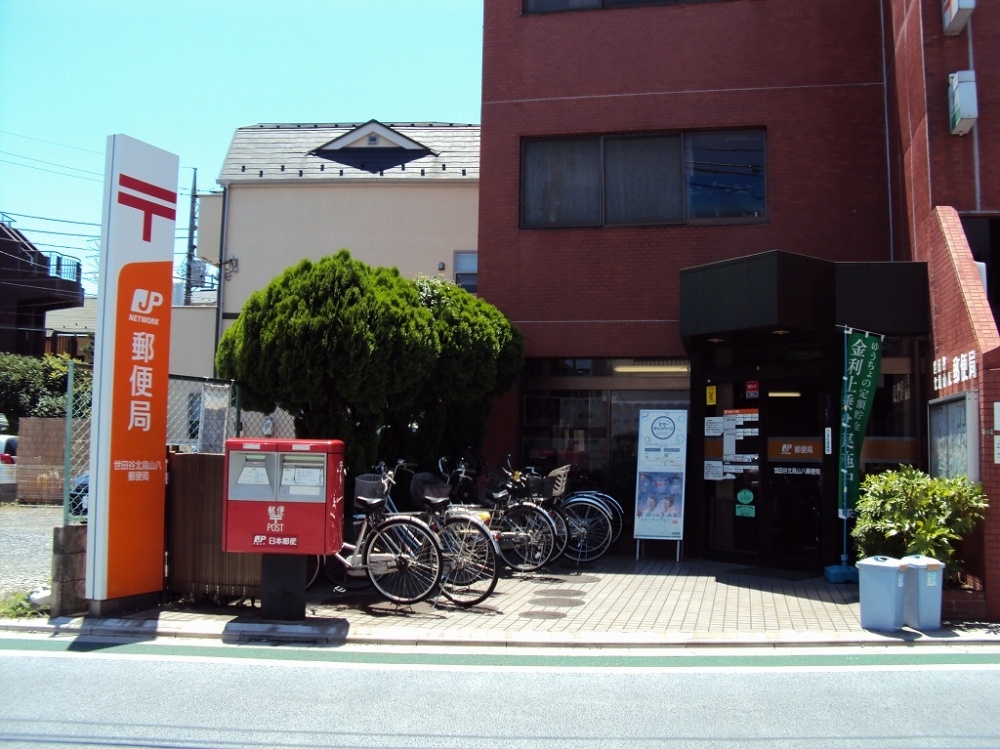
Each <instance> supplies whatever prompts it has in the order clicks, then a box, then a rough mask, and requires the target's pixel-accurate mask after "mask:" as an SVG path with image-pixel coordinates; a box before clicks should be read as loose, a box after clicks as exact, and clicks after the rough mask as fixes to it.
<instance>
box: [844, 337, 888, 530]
mask: <svg viewBox="0 0 1000 749" xmlns="http://www.w3.org/2000/svg"><path fill="white" fill-rule="evenodd" d="M881 365H882V336H880V335H875V334H872V333H866V332H858V331H852V330H845V331H844V389H843V395H842V398H841V410H840V483H839V490H840V516H841V517H844V518H846V517H848V516H849V515H850V514H851V513H852V512H853V510H854V505H855V504H856V503H857V500H858V485H859V484H860V483H861V461H860V456H861V445H862V444H863V443H864V439H865V430H866V429H867V428H868V416H869V414H870V413H871V410H872V401H873V400H874V399H875V388H876V387H877V386H878V375H879V369H880V368H881Z"/></svg>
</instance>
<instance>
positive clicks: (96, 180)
mask: <svg viewBox="0 0 1000 749" xmlns="http://www.w3.org/2000/svg"><path fill="white" fill-rule="evenodd" d="M0 163H4V164H11V165H12V166H20V167H23V168H25V169H35V170H37V171H39V172H48V173H49V174H58V175H60V176H62V177H72V178H73V179H82V180H84V181H85V182H97V183H102V182H104V180H102V179H91V178H90V177H83V176H81V175H79V174H66V172H57V171H55V170H54V169H43V168H42V167H40V166H32V165H31V164H21V163H19V162H17V161H8V160H7V159H0Z"/></svg>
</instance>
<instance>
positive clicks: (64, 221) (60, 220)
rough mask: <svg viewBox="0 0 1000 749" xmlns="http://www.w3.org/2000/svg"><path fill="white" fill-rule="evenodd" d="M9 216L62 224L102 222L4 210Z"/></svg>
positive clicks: (87, 224)
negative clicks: (30, 214) (31, 214)
mask: <svg viewBox="0 0 1000 749" xmlns="http://www.w3.org/2000/svg"><path fill="white" fill-rule="evenodd" d="M2 213H4V214H5V215H7V216H18V217H19V218H33V219H36V220H38V221H55V222H56V223H60V224H79V225H80V226H100V224H94V223H90V222H89V221H70V220H69V219H68V218H48V217H46V216H29V215H28V214H27V213H12V212H11V211H2Z"/></svg>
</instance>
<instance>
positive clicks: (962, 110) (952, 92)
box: [948, 70, 979, 135]
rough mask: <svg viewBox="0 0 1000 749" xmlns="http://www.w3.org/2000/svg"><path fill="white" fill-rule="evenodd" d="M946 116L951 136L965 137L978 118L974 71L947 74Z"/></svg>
mask: <svg viewBox="0 0 1000 749" xmlns="http://www.w3.org/2000/svg"><path fill="white" fill-rule="evenodd" d="M948 114H949V117H950V118H951V123H950V124H951V134H952V135H965V134H966V133H968V132H969V131H970V130H972V127H973V125H975V124H976V119H977V118H978V117H979V104H978V103H977V101H976V71H974V70H959V71H958V72H955V73H948Z"/></svg>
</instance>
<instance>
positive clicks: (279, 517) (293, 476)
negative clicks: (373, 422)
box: [222, 439, 344, 554]
mask: <svg viewBox="0 0 1000 749" xmlns="http://www.w3.org/2000/svg"><path fill="white" fill-rule="evenodd" d="M225 475H226V477H225V482H226V500H225V502H224V503H223V515H222V550H223V551H252V552H259V553H264V554H334V553H336V552H338V551H340V550H341V548H342V547H343V545H344V544H343V515H344V443H343V442H341V441H340V440H247V439H229V440H226V472H225Z"/></svg>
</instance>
